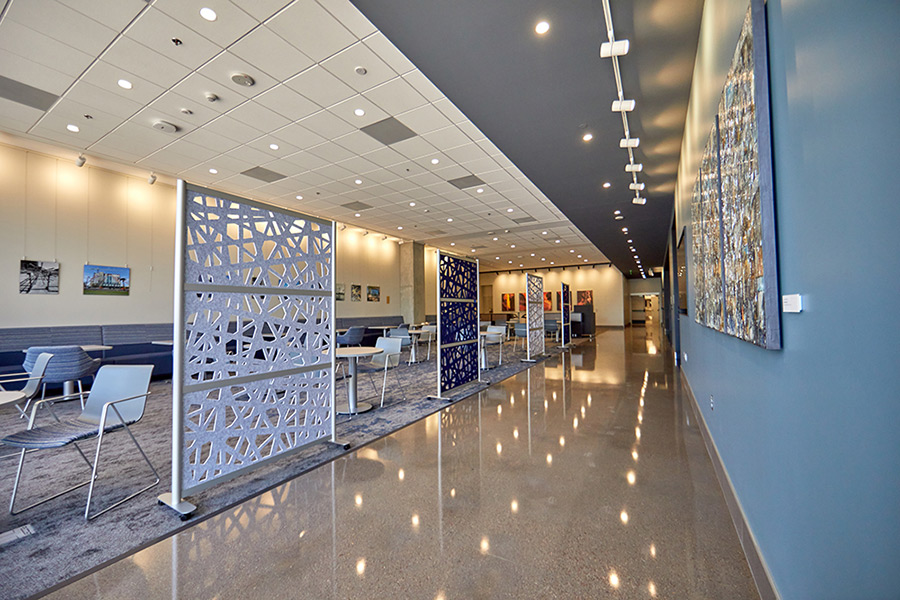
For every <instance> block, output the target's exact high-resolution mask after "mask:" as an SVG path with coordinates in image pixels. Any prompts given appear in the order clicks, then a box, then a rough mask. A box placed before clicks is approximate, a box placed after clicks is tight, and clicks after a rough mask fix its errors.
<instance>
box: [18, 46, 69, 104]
mask: <svg viewBox="0 0 900 600" xmlns="http://www.w3.org/2000/svg"><path fill="white" fill-rule="evenodd" d="M0 75H3V76H4V77H8V78H9V79H13V80H15V81H19V82H21V83H24V84H27V85H30V86H31V87H36V88H38V89H40V90H44V91H45V92H50V93H51V94H57V95H59V94H62V93H63V92H65V91H66V89H68V87H69V86H70V85H72V82H73V81H75V77H73V76H72V75H67V74H65V73H61V72H60V71H57V70H55V69H51V68H50V67H45V66H44V65H42V64H39V63H36V62H34V61H33V60H29V59H27V58H25V57H23V56H19V55H17V54H13V53H11V52H10V51H9V50H4V49H2V48H0Z"/></svg>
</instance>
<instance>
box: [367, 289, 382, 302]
mask: <svg viewBox="0 0 900 600" xmlns="http://www.w3.org/2000/svg"><path fill="white" fill-rule="evenodd" d="M366 300H367V301H368V302H381V288H380V287H378V286H377V285H370V286H368V287H367V288H366Z"/></svg>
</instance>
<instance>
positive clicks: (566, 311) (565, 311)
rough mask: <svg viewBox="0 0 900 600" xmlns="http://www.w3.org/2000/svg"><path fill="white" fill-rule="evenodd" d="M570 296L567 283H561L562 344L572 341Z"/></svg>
mask: <svg viewBox="0 0 900 600" xmlns="http://www.w3.org/2000/svg"><path fill="white" fill-rule="evenodd" d="M571 312H572V296H571V292H570V291H569V284H568V283H564V284H562V310H561V311H560V314H561V317H562V343H563V346H566V345H568V344H571V343H572V315H571V314H570V313H571Z"/></svg>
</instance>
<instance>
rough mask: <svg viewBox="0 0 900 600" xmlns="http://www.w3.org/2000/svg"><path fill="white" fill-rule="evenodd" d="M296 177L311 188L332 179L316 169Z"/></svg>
mask: <svg viewBox="0 0 900 600" xmlns="http://www.w3.org/2000/svg"><path fill="white" fill-rule="evenodd" d="M294 179H296V180H297V181H299V182H301V183H303V184H305V185H306V186H308V187H309V188H318V187H319V186H321V185H325V184H326V183H328V182H329V181H331V180H330V179H328V178H327V177H323V176H322V175H319V174H318V173H316V172H315V171H310V172H309V173H303V174H302V175H298V176H297V177H295V178H294Z"/></svg>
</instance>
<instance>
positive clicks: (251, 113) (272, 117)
mask: <svg viewBox="0 0 900 600" xmlns="http://www.w3.org/2000/svg"><path fill="white" fill-rule="evenodd" d="M228 116H229V117H231V118H232V119H237V120H238V121H241V122H243V123H252V124H253V127H254V129H258V130H260V131H263V132H268V131H275V130H276V129H281V128H282V127H285V126H287V125H290V123H291V121H290V120H289V119H286V118H285V117H283V116H281V115H279V114H278V113H276V112H274V111H271V110H269V109H268V108H266V107H265V106H262V105H260V104H257V103H256V101H253V100H251V101H250V102H245V103H244V104H241V105H240V106H238V107H237V108H235V109H234V110H231V111H229V112H228Z"/></svg>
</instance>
